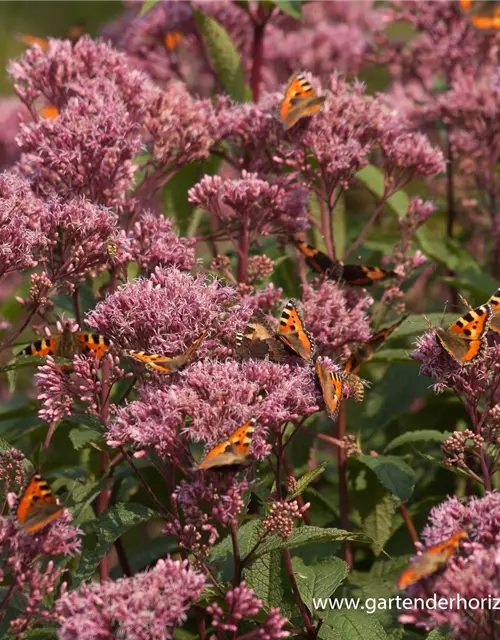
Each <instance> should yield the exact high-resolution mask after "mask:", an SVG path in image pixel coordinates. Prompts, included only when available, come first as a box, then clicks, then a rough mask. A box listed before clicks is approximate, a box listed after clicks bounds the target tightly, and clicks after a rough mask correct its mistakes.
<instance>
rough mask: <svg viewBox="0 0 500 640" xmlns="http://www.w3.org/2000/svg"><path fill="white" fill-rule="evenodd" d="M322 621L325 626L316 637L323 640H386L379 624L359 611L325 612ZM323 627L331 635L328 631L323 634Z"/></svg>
mask: <svg viewBox="0 0 500 640" xmlns="http://www.w3.org/2000/svg"><path fill="white" fill-rule="evenodd" d="M323 619H324V621H325V623H326V625H323V626H322V627H321V629H320V632H319V636H318V637H320V638H323V639H324V640H387V634H386V633H385V631H384V629H383V627H382V625H381V624H380V622H378V620H377V619H376V618H374V617H373V616H371V615H368V614H367V613H365V612H364V611H361V610H354V609H351V610H345V609H344V610H340V611H339V610H333V611H332V610H330V611H325V615H324V618H323ZM324 626H327V627H329V628H330V630H331V631H332V632H333V635H332V633H331V632H330V634H329V630H328V629H326V630H325V631H324V632H323V627H324ZM322 632H323V633H322ZM328 634H329V635H328Z"/></svg>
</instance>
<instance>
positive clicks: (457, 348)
mask: <svg viewBox="0 0 500 640" xmlns="http://www.w3.org/2000/svg"><path fill="white" fill-rule="evenodd" d="M491 316H492V311H491V307H490V306H489V305H486V304H483V305H481V306H480V307H477V308H476V309H471V310H470V311H469V312H468V313H466V314H465V315H464V316H462V317H461V318H459V319H458V320H457V321H456V322H454V323H453V324H451V325H450V326H449V327H448V328H447V329H443V327H438V328H436V327H434V326H433V325H432V323H431V322H429V320H428V319H427V318H425V321H426V322H427V324H428V325H429V327H430V328H431V329H432V330H433V331H434V333H435V334H436V339H437V341H438V343H439V344H440V345H441V346H442V347H443V349H444V350H445V351H446V352H447V353H448V354H449V355H450V356H451V357H452V358H453V359H454V360H455V361H456V362H458V364H460V365H461V366H466V365H469V364H473V363H474V362H476V360H477V359H478V358H479V357H480V356H481V353H482V351H483V349H484V346H485V344H486V333H487V331H488V328H489V326H490V322H491Z"/></svg>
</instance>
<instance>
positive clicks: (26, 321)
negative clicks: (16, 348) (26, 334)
mask: <svg viewBox="0 0 500 640" xmlns="http://www.w3.org/2000/svg"><path fill="white" fill-rule="evenodd" d="M39 306H40V305H38V304H37V305H35V306H34V307H32V309H31V311H30V312H29V313H28V315H27V316H26V318H25V319H24V321H23V323H22V324H21V326H20V327H19V329H16V330H15V331H14V333H13V334H12V335H11V336H10V338H7V340H6V341H5V342H4V343H3V344H2V346H0V353H1V352H2V351H4V350H5V349H7V347H9V346H10V345H11V344H12V343H13V342H14V340H15V339H16V338H17V337H18V336H19V335H21V333H22V332H23V331H24V330H25V329H26V327H27V326H28V324H29V323H30V320H31V318H32V317H33V316H34V315H35V313H36V312H37V311H38V308H39Z"/></svg>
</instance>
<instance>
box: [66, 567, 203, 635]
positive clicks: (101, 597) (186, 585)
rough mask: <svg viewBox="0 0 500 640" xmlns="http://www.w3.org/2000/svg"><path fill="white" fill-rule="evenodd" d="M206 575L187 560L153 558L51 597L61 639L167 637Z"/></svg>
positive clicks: (176, 625) (181, 618) (172, 631)
mask: <svg viewBox="0 0 500 640" xmlns="http://www.w3.org/2000/svg"><path fill="white" fill-rule="evenodd" d="M204 586H205V578H204V577H203V576H202V575H201V574H200V573H197V572H196V571H194V570H193V569H191V568H190V567H189V566H188V562H187V560H183V561H182V562H175V561H174V560H171V559H170V558H167V559H166V560H158V562H157V563H156V565H155V566H154V567H153V569H151V570H149V571H144V572H141V573H138V574H136V575H135V576H133V577H132V578H120V579H119V580H115V581H107V582H104V583H102V584H95V583H94V584H85V585H83V586H82V587H80V588H79V589H78V590H77V591H73V592H68V593H64V594H63V595H62V596H61V597H60V598H59V600H58V601H57V603H56V611H57V613H58V615H59V619H60V625H61V628H60V629H59V631H58V638H60V639H61V640H74V638H79V639H80V640H90V639H91V638H102V639H103V640H107V639H109V640H111V639H112V638H115V637H117V634H118V635H119V637H121V638H125V639H128V640H171V639H172V638H173V637H174V630H175V629H176V628H177V627H179V626H181V625H182V623H183V621H184V620H185V619H186V613H187V611H188V609H189V607H190V606H191V604H192V603H193V602H196V600H197V599H198V598H199V597H200V595H201V593H202V591H203V589H204Z"/></svg>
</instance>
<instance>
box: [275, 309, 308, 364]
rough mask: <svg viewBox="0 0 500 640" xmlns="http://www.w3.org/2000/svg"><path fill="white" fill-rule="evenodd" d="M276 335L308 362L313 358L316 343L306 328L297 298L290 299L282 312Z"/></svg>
mask: <svg viewBox="0 0 500 640" xmlns="http://www.w3.org/2000/svg"><path fill="white" fill-rule="evenodd" d="M276 335H277V337H278V338H279V339H280V340H281V341H282V342H283V344H284V345H285V346H286V347H287V348H289V349H290V350H291V351H293V353H295V354H296V355H298V356H300V357H301V358H304V360H307V361H308V362H309V361H310V360H312V358H313V356H314V354H315V352H316V345H315V344H314V340H313V339H312V336H311V334H310V333H309V332H308V331H306V330H305V329H304V322H303V321H302V318H301V317H300V315H299V312H298V311H297V305H296V302H295V300H289V301H288V302H287V304H286V306H285V308H284V309H283V311H282V312H281V318H280V322H279V325H278V331H277V333H276Z"/></svg>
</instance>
